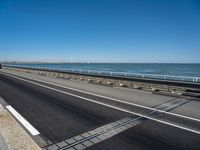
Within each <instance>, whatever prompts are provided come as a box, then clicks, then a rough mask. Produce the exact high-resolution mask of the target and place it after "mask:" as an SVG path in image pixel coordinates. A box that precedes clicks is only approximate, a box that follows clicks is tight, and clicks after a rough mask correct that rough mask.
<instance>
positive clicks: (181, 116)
mask: <svg viewBox="0 0 200 150" xmlns="http://www.w3.org/2000/svg"><path fill="white" fill-rule="evenodd" d="M1 73H2V72H1ZM2 74H4V75H8V76H11V77H15V78H17V79H21V80H24V81H25V79H22V78H19V77H16V76H13V75H10V74H7V73H2ZM23 77H24V78H27V79H31V80H35V81H39V82H42V83H47V84H50V85H54V86H57V87H61V88H64V89H69V90H74V91H77V92H80V93H84V94H89V95H93V96H97V97H101V98H105V99H109V100H111V101H115V102H120V103H123V104H127V105H131V106H136V107H140V108H145V109H148V110H153V111H157V112H161V113H165V114H168V115H172V116H176V117H180V118H184V119H188V120H192V121H197V122H200V119H198V118H194V117H189V116H185V115H180V114H176V113H172V112H167V111H164V110H159V109H156V108H152V107H148V106H144V105H140V104H136V103H131V102H127V101H123V100H120V99H117V98H112V97H107V96H103V95H99V94H95V93H90V92H86V91H82V90H78V89H74V88H71V87H66V86H62V85H59V84H55V83H50V82H47V81H42V80H39V79H34V78H31V77H25V76H23ZM27 81H28V80H27ZM30 82H31V81H30Z"/></svg>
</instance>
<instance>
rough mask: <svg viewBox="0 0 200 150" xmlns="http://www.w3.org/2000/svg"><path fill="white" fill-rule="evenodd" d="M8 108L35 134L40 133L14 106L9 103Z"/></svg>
mask: <svg viewBox="0 0 200 150" xmlns="http://www.w3.org/2000/svg"><path fill="white" fill-rule="evenodd" d="M6 108H7V109H8V110H9V111H10V113H12V115H13V116H14V117H15V118H16V119H17V120H18V121H19V122H20V123H21V124H22V125H23V126H24V127H25V128H26V129H27V130H28V131H29V132H30V133H31V134H32V135H33V136H36V135H39V134H40V133H39V132H38V131H37V130H36V129H35V128H34V127H33V126H32V125H31V124H30V123H29V122H28V121H27V120H26V119H24V118H23V117H22V116H21V115H20V114H19V113H18V112H17V111H16V110H15V109H14V108H13V107H12V106H10V105H8V106H6Z"/></svg>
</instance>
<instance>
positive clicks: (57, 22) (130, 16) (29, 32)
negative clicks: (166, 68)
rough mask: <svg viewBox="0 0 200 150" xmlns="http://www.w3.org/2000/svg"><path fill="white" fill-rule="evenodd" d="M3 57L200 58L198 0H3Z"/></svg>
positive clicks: (0, 18)
mask: <svg viewBox="0 0 200 150" xmlns="http://www.w3.org/2000/svg"><path fill="white" fill-rule="evenodd" d="M0 59H1V60H16V61H56V62H62V61H66V62H69V61H73V62H187V63H196V62H197V63H199V62H200V1H199V0H197V1H195V0H0Z"/></svg>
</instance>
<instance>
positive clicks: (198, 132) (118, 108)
mask: <svg viewBox="0 0 200 150" xmlns="http://www.w3.org/2000/svg"><path fill="white" fill-rule="evenodd" d="M8 76H11V77H13V78H16V79H19V80H22V81H26V82H29V83H32V84H35V85H38V86H41V87H44V88H47V89H51V90H54V91H57V92H60V93H63V94H66V95H71V96H73V97H77V98H80V99H83V100H86V101H89V102H93V103H96V104H99V105H102V106H106V107H109V108H113V109H116V110H119V111H122V112H126V113H129V114H132V115H136V116H140V117H143V118H147V119H150V120H153V121H156V122H159V123H162V124H165V125H169V126H172V127H176V128H179V129H182V130H186V131H189V132H193V133H196V134H200V131H197V130H194V129H191V128H187V127H183V126H180V125H178V124H173V123H170V122H166V121H163V120H159V119H156V118H153V117H150V116H147V115H143V114H140V113H136V112H132V111H129V110H126V109H123V108H120V107H116V106H112V105H109V104H105V103H102V102H98V101H95V100H92V99H89V98H85V97H82V96H78V95H75V94H72V93H68V92H65V91H61V90H58V89H55V88H52V87H48V86H45V85H42V84H39V83H35V82H32V81H28V80H25V79H22V78H19V77H15V76H12V75H8Z"/></svg>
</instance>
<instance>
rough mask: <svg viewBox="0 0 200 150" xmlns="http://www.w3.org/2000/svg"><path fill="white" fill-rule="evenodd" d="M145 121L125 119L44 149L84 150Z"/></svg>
mask: <svg viewBox="0 0 200 150" xmlns="http://www.w3.org/2000/svg"><path fill="white" fill-rule="evenodd" d="M182 104H183V102H182V100H180V99H176V100H173V101H169V102H166V103H163V104H160V105H158V106H157V108H159V109H165V110H166V111H169V110H171V109H173V108H176V107H178V106H180V105H182ZM154 113H156V111H150V112H148V113H146V114H148V115H150V114H151V115H155V114H154ZM146 120H147V119H144V118H142V117H137V118H135V117H134V116H131V117H126V118H123V119H120V120H118V121H115V122H111V123H109V124H106V125H103V126H101V127H98V128H96V129H93V130H91V131H88V132H85V133H82V134H80V135H76V136H74V137H72V138H70V139H66V140H64V141H61V142H59V143H56V144H53V145H50V146H47V147H46V148H45V149H47V150H50V149H52V147H54V149H59V150H68V149H70V148H74V149H76V148H77V147H79V146H81V147H82V149H85V148H87V147H90V146H92V145H95V144H96V143H99V142H102V141H104V140H106V139H109V138H111V137H113V136H114V135H117V134H119V133H121V132H123V131H125V130H128V129H130V128H132V127H134V126H136V125H138V124H140V123H142V122H144V121H146Z"/></svg>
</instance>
